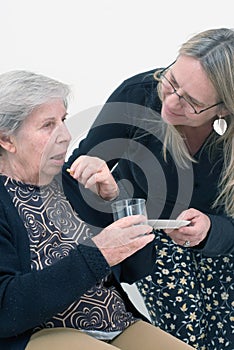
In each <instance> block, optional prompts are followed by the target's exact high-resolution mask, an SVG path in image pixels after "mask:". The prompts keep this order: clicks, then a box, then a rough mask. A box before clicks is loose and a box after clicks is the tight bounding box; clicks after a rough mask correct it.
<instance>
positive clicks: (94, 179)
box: [69, 156, 119, 200]
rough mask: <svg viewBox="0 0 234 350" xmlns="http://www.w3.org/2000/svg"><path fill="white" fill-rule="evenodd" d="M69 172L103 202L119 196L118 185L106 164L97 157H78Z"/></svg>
mask: <svg viewBox="0 0 234 350" xmlns="http://www.w3.org/2000/svg"><path fill="white" fill-rule="evenodd" d="M69 172H70V175H71V176H72V177H73V178H74V179H76V180H77V181H79V182H80V183H81V184H82V185H84V187H85V188H89V189H90V190H91V191H93V192H94V193H96V194H98V195H99V196H100V197H102V198H103V199H105V200H113V199H115V198H116V197H117V196H118V194H119V189H118V185H117V183H116V181H115V179H114V178H113V176H112V174H111V172H110V170H109V168H108V166H107V165H106V162H105V161H104V160H102V159H100V158H98V157H90V156H80V157H78V158H77V159H76V160H75V161H74V162H73V164H72V165H71V168H70V169H69Z"/></svg>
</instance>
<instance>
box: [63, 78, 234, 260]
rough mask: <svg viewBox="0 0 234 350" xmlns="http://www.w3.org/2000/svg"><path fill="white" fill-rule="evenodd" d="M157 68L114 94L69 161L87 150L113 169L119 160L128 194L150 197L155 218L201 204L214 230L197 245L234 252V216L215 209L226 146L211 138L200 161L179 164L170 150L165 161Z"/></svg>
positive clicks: (119, 177)
mask: <svg viewBox="0 0 234 350" xmlns="http://www.w3.org/2000/svg"><path fill="white" fill-rule="evenodd" d="M153 73H154V71H149V72H145V73H141V74H138V75H135V76H133V77H131V78H129V79H127V80H126V81H124V82H123V83H122V84H121V85H120V86H119V87H118V88H117V89H116V90H115V91H114V92H113V93H112V95H111V96H110V97H109V99H108V101H107V103H106V104H105V105H104V107H103V108H102V110H101V112H100V113H99V115H98V117H97V119H96V120H95V122H94V124H93V125H92V127H91V129H90V131H89V133H88V135H87V137H86V138H85V139H84V140H83V141H81V143H80V145H79V148H77V149H76V150H75V151H74V153H73V155H72V156H71V158H70V159H69V163H70V164H71V163H72V161H73V160H74V159H75V158H76V157H77V156H79V155H82V154H89V155H95V156H99V157H100V158H103V159H105V160H106V161H107V163H108V165H109V167H110V168H112V167H113V166H116V164H117V163H118V165H117V166H116V167H115V170H114V172H113V174H114V175H115V177H116V179H117V180H118V181H120V183H121V184H123V185H124V187H125V189H126V190H127V194H126V195H127V196H135V197H143V198H146V199H147V211H148V216H149V218H150V219H157V218H163V219H170V218H171V219H173V218H176V216H177V215H178V214H179V213H180V212H181V211H182V210H184V209H187V208H191V207H192V208H196V209H198V210H200V211H202V212H204V213H205V214H207V215H209V217H210V219H211V229H210V231H209V235H208V237H207V239H206V241H204V242H203V243H202V244H200V245H199V246H197V247H195V248H194V249H199V250H200V251H201V252H203V253H204V254H206V255H208V256H214V255H219V254H223V255H226V254H229V253H231V252H234V220H232V219H231V218H230V217H227V216H226V215H225V213H224V209H223V208H221V207H220V208H215V209H213V208H212V203H213V201H214V199H215V198H216V197H217V194H218V190H219V188H218V181H219V177H220V173H221V171H222V167H223V149H222V145H221V146H219V148H217V149H216V150H215V152H214V153H213V154H212V155H211V154H210V152H209V143H208V144H207V145H206V146H205V145H204V146H203V147H201V149H200V150H199V151H198V152H197V153H196V155H195V157H194V158H195V159H196V160H197V163H193V164H192V163H191V164H189V168H184V169H182V168H180V167H178V166H177V165H176V164H175V162H174V161H173V158H172V157H171V154H170V150H168V151H167V156H168V159H167V162H165V160H164V158H163V155H162V140H163V137H164V128H165V124H164V123H162V120H161V117H160V111H161V102H160V99H159V97H158V94H157V81H155V79H154V78H153ZM211 137H212V138H214V137H217V136H216V135H215V133H214V134H213V135H211ZM99 214H100V213H99Z"/></svg>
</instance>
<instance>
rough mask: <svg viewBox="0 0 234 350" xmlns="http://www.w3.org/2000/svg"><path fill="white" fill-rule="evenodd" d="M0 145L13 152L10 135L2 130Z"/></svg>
mask: <svg viewBox="0 0 234 350" xmlns="http://www.w3.org/2000/svg"><path fill="white" fill-rule="evenodd" d="M0 147H1V148H2V149H3V150H5V151H7V152H11V153H14V152H15V150H16V149H15V145H14V142H13V138H12V136H10V135H5V134H4V133H3V132H0Z"/></svg>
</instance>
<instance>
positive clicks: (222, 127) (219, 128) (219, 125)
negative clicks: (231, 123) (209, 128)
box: [213, 115, 227, 136]
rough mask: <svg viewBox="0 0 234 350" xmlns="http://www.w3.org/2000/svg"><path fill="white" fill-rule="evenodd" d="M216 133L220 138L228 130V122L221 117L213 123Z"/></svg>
mask: <svg viewBox="0 0 234 350" xmlns="http://www.w3.org/2000/svg"><path fill="white" fill-rule="evenodd" d="M213 128H214V131H215V132H217V134H219V135H220V136H222V135H223V134H224V133H225V131H226V130H227V122H226V120H225V119H223V118H222V116H221V115H220V116H219V118H218V119H215V121H214V123H213Z"/></svg>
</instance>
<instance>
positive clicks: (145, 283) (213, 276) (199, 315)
mask: <svg viewBox="0 0 234 350" xmlns="http://www.w3.org/2000/svg"><path fill="white" fill-rule="evenodd" d="M156 250H157V259H156V262H155V269H154V272H153V273H152V275H151V276H148V277H146V278H144V279H142V280H140V281H138V282H137V283H136V284H137V287H138V289H139V291H140V293H141V295H142V296H143V298H144V301H145V304H146V307H147V309H148V312H149V314H150V316H151V319H152V323H153V324H155V325H157V326H159V327H160V328H161V329H163V330H165V331H166V332H168V333H171V334H172V335H174V336H175V337H177V338H179V339H181V340H183V341H184V342H186V343H187V344H190V345H191V346H193V347H194V348H195V349H199V350H223V349H225V350H234V255H228V256H218V257H212V258H209V257H205V256H204V255H202V254H200V253H198V252H196V251H195V250H192V249H189V248H183V247H181V246H179V245H176V244H175V243H173V241H172V240H171V239H170V238H169V237H168V236H166V235H165V234H163V233H158V235H157V239H156Z"/></svg>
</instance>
